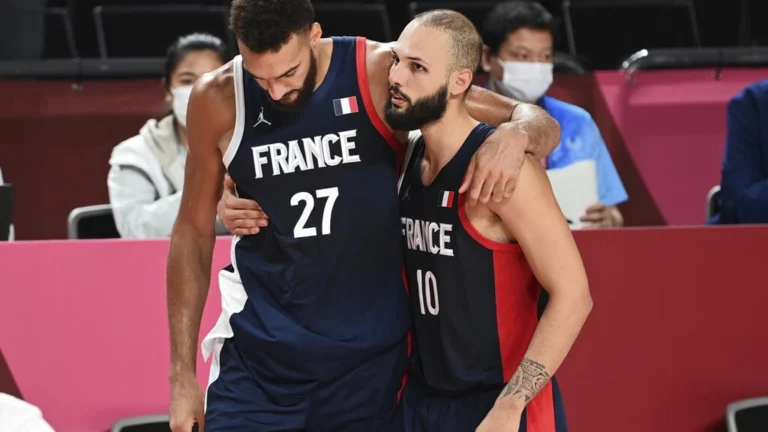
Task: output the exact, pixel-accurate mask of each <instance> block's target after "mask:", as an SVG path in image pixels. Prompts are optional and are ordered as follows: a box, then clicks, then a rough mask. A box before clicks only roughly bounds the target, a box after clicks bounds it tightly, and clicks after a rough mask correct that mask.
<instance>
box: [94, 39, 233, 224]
mask: <svg viewBox="0 0 768 432" xmlns="http://www.w3.org/2000/svg"><path fill="white" fill-rule="evenodd" d="M227 61H229V56H228V54H227V48H226V46H225V45H224V43H223V42H222V41H221V39H219V38H217V37H215V36H211V35H209V34H203V33H193V34H190V35H186V36H182V37H180V38H179V39H177V40H176V41H175V42H174V43H173V44H172V45H171V46H170V47H169V48H168V53H167V56H166V62H165V77H164V78H163V85H164V86H165V89H166V101H167V102H169V103H170V105H171V112H169V113H168V114H167V115H165V116H164V117H162V118H161V119H159V120H156V119H150V120H149V121H147V123H146V124H144V126H143V127H142V128H141V130H140V131H139V134H138V135H136V136H134V137H132V138H129V139H127V140H126V141H123V142H122V143H120V144H119V145H118V146H117V147H115V149H114V150H113V151H112V157H111V158H110V160H109V164H110V166H111V168H110V171H109V176H108V177H107V185H108V188H109V201H110V203H111V204H112V210H113V213H114V218H115V223H116V225H117V230H118V231H119V232H120V235H121V236H122V237H123V238H156V237H168V236H170V235H171V229H172V228H173V223H174V222H175V220H176V215H177V214H178V212H179V205H180V203H181V190H182V186H183V182H184V165H185V162H186V157H187V128H186V126H187V103H188V102H189V96H190V93H191V91H192V86H193V84H194V83H195V81H197V79H198V78H199V77H200V76H202V75H203V74H205V73H207V72H210V71H213V70H215V69H217V68H219V67H221V66H222V65H224V64H225V63H226V62H227ZM217 233H220V234H226V233H227V230H226V228H224V227H223V226H222V225H221V224H217Z"/></svg>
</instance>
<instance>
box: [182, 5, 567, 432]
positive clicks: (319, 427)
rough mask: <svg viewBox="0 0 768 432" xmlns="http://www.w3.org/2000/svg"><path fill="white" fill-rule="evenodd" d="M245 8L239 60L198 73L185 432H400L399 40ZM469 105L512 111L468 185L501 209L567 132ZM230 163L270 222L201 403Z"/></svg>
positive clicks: (229, 287)
mask: <svg viewBox="0 0 768 432" xmlns="http://www.w3.org/2000/svg"><path fill="white" fill-rule="evenodd" d="M230 15H231V21H232V22H231V24H232V28H233V30H234V32H235V35H236V37H237V40H238V46H239V48H240V52H241V55H240V56H238V57H237V58H235V60H233V61H232V62H231V63H229V64H227V65H226V66H224V67H222V68H221V69H219V70H217V71H215V72H213V73H211V74H208V75H206V76H205V77H203V78H201V79H200V80H198V82H197V84H196V85H195V88H194V89H193V91H192V96H191V98H190V103H189V112H188V116H187V118H188V121H187V123H188V134H189V155H188V160H187V165H186V177H185V183H184V190H183V194H182V204H181V209H180V212H179V216H178V218H177V220H176V224H175V226H174V230H173V235H172V240H171V248H170V252H169V258H168V272H167V273H168V276H167V285H168V288H167V289H168V314H169V322H170V335H171V370H170V380H171V393H172V395H171V426H172V429H173V431H174V432H178V431H185V432H186V431H190V430H191V428H192V426H193V423H195V422H197V423H198V424H199V427H200V430H208V431H209V432H210V431H246V430H247V431H254V430H258V431H286V430H306V431H377V430H391V429H392V428H399V427H400V426H401V425H399V424H393V422H394V421H395V415H394V414H395V412H396V406H397V402H398V394H399V390H400V388H401V384H402V376H403V372H404V369H405V367H406V357H407V347H408V344H407V340H408V338H407V336H406V334H407V332H408V329H409V328H410V324H411V319H410V311H409V305H408V298H407V295H406V291H405V287H404V284H403V280H402V263H403V251H402V248H401V239H400V238H399V235H400V234H399V233H400V227H399V225H400V222H399V215H398V197H397V188H396V183H397V178H398V174H399V168H400V165H401V164H402V161H403V154H404V152H405V146H404V145H403V144H402V143H403V142H404V135H403V134H397V133H393V130H392V128H391V125H389V124H387V123H386V122H385V121H383V120H382V119H383V116H384V108H385V105H386V100H387V99H388V98H389V83H388V80H387V75H388V71H389V66H390V65H391V64H392V57H391V53H390V50H389V48H388V47H387V46H385V45H384V44H380V43H378V42H373V41H366V40H365V39H363V38H321V34H322V31H321V28H320V25H319V24H317V23H314V13H313V9H312V5H311V3H310V2H309V1H308V0H234V1H233V2H232V9H231V14H230ZM467 103H468V105H469V106H470V107H471V108H470V114H471V115H473V116H475V117H476V118H478V119H479V120H483V121H486V122H490V123H492V124H499V123H502V122H504V121H507V120H509V122H507V123H506V124H504V125H502V126H501V127H500V128H499V130H498V131H497V132H496V133H495V134H493V135H491V136H490V137H489V138H488V139H487V140H486V143H485V144H484V145H483V146H482V147H481V150H480V151H481V152H482V151H484V153H483V154H482V155H479V156H478V158H476V165H477V169H476V174H474V175H473V178H472V179H471V181H468V185H467V187H468V188H471V189H470V190H471V193H474V194H475V196H476V197H477V198H479V199H480V200H488V198H489V197H491V196H493V199H494V200H499V201H501V200H502V199H503V197H504V196H505V195H509V194H511V191H512V188H513V186H514V184H513V183H514V181H513V180H514V179H515V177H516V175H517V174H518V172H519V167H520V166H521V163H522V161H523V159H524V153H525V152H530V153H532V154H534V155H535V156H537V157H543V156H545V155H546V154H547V153H548V152H549V151H551V149H553V148H554V147H555V146H556V145H557V143H558V140H559V130H558V127H557V125H556V123H555V122H554V121H553V120H552V119H551V118H549V117H548V116H547V115H546V114H545V113H544V112H543V111H541V110H540V109H538V108H536V107H534V106H530V105H522V104H516V103H515V102H512V101H510V100H507V99H503V98H499V97H497V96H494V95H492V94H491V93H490V92H485V91H483V90H480V89H475V90H472V91H470V93H469V96H468V101H467ZM398 138H399V139H398ZM225 170H226V172H228V173H229V175H231V177H232V178H233V179H234V180H235V182H236V183H237V193H238V195H240V196H241V197H243V198H248V199H252V200H256V201H258V202H259V203H260V204H261V206H262V208H263V210H264V211H265V212H266V214H267V215H269V225H268V226H266V227H264V228H263V229H262V232H261V233H259V235H246V236H237V237H235V238H234V240H233V242H232V265H231V266H230V268H228V269H225V270H224V271H222V272H220V274H219V286H220V291H221V296H222V315H221V317H220V318H219V321H218V323H217V324H216V326H215V327H214V329H212V330H211V332H210V333H209V334H208V336H207V337H206V338H205V340H204V342H203V352H204V355H205V356H206V357H207V356H211V357H212V367H211V373H210V382H209V386H208V391H207V393H206V394H205V395H204V393H203V392H202V390H201V388H200V386H199V384H198V383H197V378H196V376H195V368H196V365H195V360H196V353H197V335H198V331H199V326H200V320H201V315H202V310H203V306H204V304H205V299H206V296H207V290H208V285H209V280H210V273H209V272H210V267H211V255H212V250H213V244H214V230H213V229H214V220H215V215H216V203H217V201H218V198H219V196H220V195H221V178H222V176H223V175H224V172H225ZM469 183H471V185H470V184H469ZM204 399H205V402H204ZM204 404H205V413H203V410H204Z"/></svg>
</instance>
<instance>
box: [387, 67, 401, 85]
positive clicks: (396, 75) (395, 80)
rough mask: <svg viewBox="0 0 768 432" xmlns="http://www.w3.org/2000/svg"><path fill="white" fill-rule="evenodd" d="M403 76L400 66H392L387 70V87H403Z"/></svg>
mask: <svg viewBox="0 0 768 432" xmlns="http://www.w3.org/2000/svg"><path fill="white" fill-rule="evenodd" d="M402 77H403V74H402V68H401V67H400V64H393V65H392V68H391V69H390V70H389V85H393V86H398V87H400V86H402V85H403V79H402Z"/></svg>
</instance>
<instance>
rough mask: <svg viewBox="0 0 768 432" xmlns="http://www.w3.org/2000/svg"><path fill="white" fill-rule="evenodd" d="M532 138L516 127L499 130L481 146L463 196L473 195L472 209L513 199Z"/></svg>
mask: <svg viewBox="0 0 768 432" xmlns="http://www.w3.org/2000/svg"><path fill="white" fill-rule="evenodd" d="M528 140H529V137H528V135H527V134H526V133H525V132H523V131H522V130H520V129H519V128H515V127H499V128H498V129H496V131H495V132H494V133H492V134H491V135H490V136H488V138H487V139H486V140H485V142H484V143H483V144H482V145H481V146H480V148H479V149H478V150H477V152H476V153H475V155H474V156H473V157H472V160H471V161H470V163H469V168H468V169H467V175H466V177H465V179H464V183H463V184H462V186H461V189H460V190H459V192H460V193H464V192H467V191H469V196H468V201H469V204H470V205H475V204H477V202H478V201H479V202H481V203H484V204H485V203H488V202H489V201H490V200H491V199H493V201H495V202H501V201H502V200H503V199H505V198H509V197H510V196H512V190H513V189H514V188H515V186H516V184H517V180H518V178H519V177H520V170H521V169H522V166H523V161H524V160H525V155H526V153H525V150H526V149H527V148H528Z"/></svg>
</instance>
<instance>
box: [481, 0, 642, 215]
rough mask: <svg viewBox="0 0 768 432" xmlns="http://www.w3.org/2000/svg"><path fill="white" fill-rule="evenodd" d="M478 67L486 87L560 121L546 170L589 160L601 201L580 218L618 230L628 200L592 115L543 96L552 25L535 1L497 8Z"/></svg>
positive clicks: (486, 29)
mask: <svg viewBox="0 0 768 432" xmlns="http://www.w3.org/2000/svg"><path fill="white" fill-rule="evenodd" d="M481 34H482V37H483V42H484V43H485V47H484V49H483V69H484V70H485V71H486V72H488V73H489V74H490V80H489V86H488V88H489V89H491V90H493V91H495V92H497V93H500V94H503V95H505V96H508V97H510V98H513V99H517V100H520V101H522V102H528V103H536V104H538V105H539V106H541V107H542V108H544V109H545V110H546V111H547V112H548V113H549V114H550V115H551V116H552V117H554V119H555V120H557V121H558V123H560V128H561V130H562V132H561V139H560V145H558V146H557V148H555V150H554V151H553V152H552V153H550V155H549V156H548V157H547V159H546V161H544V164H545V166H546V167H547V168H562V167H565V166H567V165H570V164H572V163H574V162H578V161H581V160H586V159H593V160H594V161H595V164H596V166H597V188H598V198H599V200H600V202H598V203H595V204H594V205H593V206H591V207H590V208H588V209H587V211H586V214H585V215H584V216H582V218H581V220H582V221H584V222H585V223H588V224H589V225H591V226H593V227H598V228H606V227H619V226H622V225H624V218H623V217H622V215H621V212H620V211H619V209H618V208H617V207H616V206H617V205H618V204H620V203H622V202H624V201H626V200H627V191H626V190H625V189H624V185H623V184H622V183H621V179H620V178H619V174H618V173H617V172H616V167H615V166H614V165H613V160H611V155H610V154H609V153H608V149H607V148H606V146H605V142H604V141H603V138H602V137H601V136H600V131H599V130H598V128H597V124H595V122H594V120H592V117H591V116H590V115H589V113H587V112H586V111H585V110H583V109H582V108H580V107H577V106H576V105H572V104H569V103H567V102H563V101H561V100H557V99H555V98H552V97H549V96H544V94H545V93H546V92H547V90H548V89H549V86H550V85H551V84H552V69H553V65H554V24H553V19H552V15H551V14H550V13H549V12H547V10H546V9H545V8H544V7H543V6H542V5H541V4H539V3H536V2H529V1H508V2H503V3H499V4H497V5H496V6H495V7H494V8H493V9H492V10H491V12H490V13H489V14H488V15H487V16H486V18H485V21H484V22H483V26H482V29H481Z"/></svg>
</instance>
